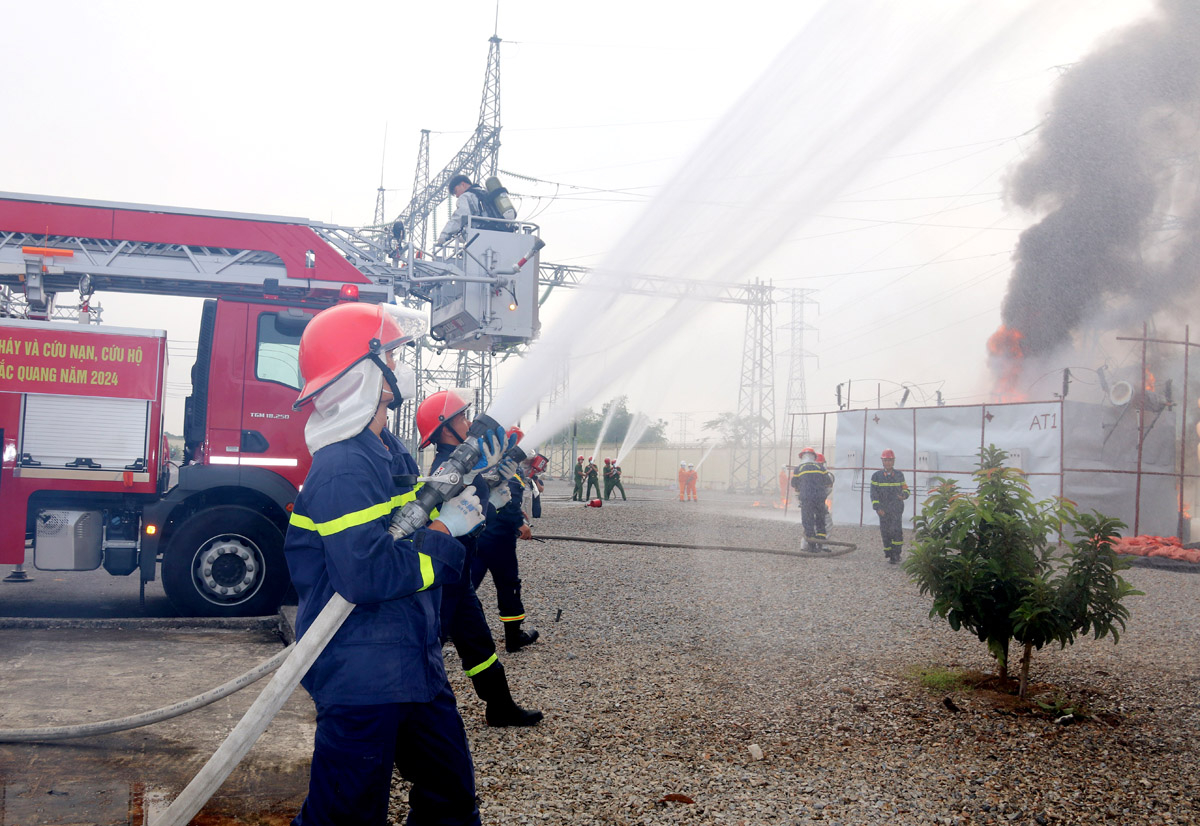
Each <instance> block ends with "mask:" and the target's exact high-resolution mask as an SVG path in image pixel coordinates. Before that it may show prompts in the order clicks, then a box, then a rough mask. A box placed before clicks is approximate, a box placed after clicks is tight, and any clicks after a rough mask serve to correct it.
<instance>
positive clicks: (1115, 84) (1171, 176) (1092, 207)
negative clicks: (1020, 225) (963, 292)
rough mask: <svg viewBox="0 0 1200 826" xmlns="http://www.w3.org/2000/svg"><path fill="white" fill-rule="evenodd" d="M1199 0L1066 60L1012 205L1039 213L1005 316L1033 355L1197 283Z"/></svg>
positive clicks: (1172, 4)
mask: <svg viewBox="0 0 1200 826" xmlns="http://www.w3.org/2000/svg"><path fill="white" fill-rule="evenodd" d="M1198 149H1200V2H1197V0H1160V2H1159V4H1158V9H1157V12H1156V14H1155V15H1154V17H1153V18H1151V19H1148V20H1146V21H1143V22H1140V23H1137V24H1135V25H1133V26H1131V27H1129V28H1127V29H1125V30H1122V31H1121V32H1120V33H1118V35H1117V36H1116V37H1115V39H1113V40H1110V41H1108V42H1107V43H1106V44H1105V45H1103V46H1102V47H1101V48H1099V49H1098V50H1097V51H1095V52H1093V53H1092V54H1090V55H1088V56H1087V57H1086V58H1084V59H1083V60H1082V61H1081V62H1079V63H1078V64H1076V65H1074V66H1072V67H1071V68H1070V69H1069V70H1067V72H1066V73H1065V74H1064V76H1063V77H1062V80H1061V82H1060V85H1059V87H1058V89H1057V91H1056V93H1055V95H1054V98H1053V101H1052V107H1051V112H1050V114H1049V116H1048V117H1047V119H1046V121H1045V122H1044V123H1043V124H1042V127H1041V129H1040V132H1039V138H1038V143H1037V145H1036V146H1035V147H1034V149H1033V151H1032V153H1031V155H1030V157H1029V158H1028V159H1027V160H1025V161H1024V162H1022V163H1021V165H1020V166H1019V167H1017V169H1016V170H1015V171H1014V173H1013V175H1012V178H1011V180H1010V181H1009V186H1008V193H1007V194H1008V197H1009V199H1010V200H1011V201H1012V202H1013V203H1015V204H1017V205H1019V206H1021V207H1024V208H1025V209H1027V210H1030V211H1032V212H1036V213H1044V214H1045V218H1044V219H1042V221H1041V222H1040V223H1038V224H1036V225H1035V226H1032V227H1030V228H1029V229H1027V230H1026V231H1025V232H1024V233H1022V234H1021V238H1020V241H1019V242H1018V244H1017V250H1016V252H1015V254H1014V256H1013V259H1014V263H1015V267H1014V271H1013V276H1012V280H1011V282H1010V283H1009V288H1008V294H1007V295H1006V296H1005V299H1004V304H1003V308H1002V313H1003V323H1004V325H1005V326H1006V327H1008V328H1010V329H1016V330H1019V331H1020V332H1021V334H1022V336H1023V338H1022V340H1021V348H1022V351H1023V353H1024V355H1025V356H1026V357H1030V356H1047V355H1050V354H1051V353H1052V352H1054V351H1055V350H1057V349H1058V348H1060V347H1062V346H1064V345H1067V344H1070V343H1071V341H1072V338H1073V335H1074V333H1075V332H1076V331H1078V330H1080V328H1081V326H1082V325H1088V326H1091V325H1099V324H1104V325H1106V326H1117V325H1119V324H1124V323H1128V322H1130V321H1138V322H1140V321H1141V320H1143V319H1145V318H1147V317H1148V316H1150V315H1152V314H1153V313H1155V312H1156V311H1158V310H1161V309H1164V308H1167V307H1170V306H1172V305H1174V304H1175V303H1176V302H1178V301H1179V300H1180V299H1181V298H1183V297H1185V296H1189V295H1190V294H1191V292H1192V291H1193V290H1194V289H1195V287H1196V285H1197V282H1198V281H1200V278H1198V276H1200V233H1198V232H1197V229H1198V223H1200V214H1198V212H1197V199H1196V193H1197V185H1196V184H1197V170H1196V161H1197V151H1198Z"/></svg>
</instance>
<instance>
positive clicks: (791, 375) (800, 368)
mask: <svg viewBox="0 0 1200 826" xmlns="http://www.w3.org/2000/svg"><path fill="white" fill-rule="evenodd" d="M816 292H817V291H816V290H780V292H779V295H780V296H781V297H783V298H786V300H787V303H788V304H790V305H791V318H792V320H791V322H789V323H788V324H784V325H783V326H782V327H780V328H779V329H781V330H786V331H787V332H788V333H789V342H790V346H789V347H788V383H787V399H786V400H785V402H784V408H783V412H784V415H785V416H787V417H788V418H789V419H793V421H794V424H795V428H796V430H795V434H796V438H797V439H799V440H800V442H801V443H803V444H807V443H808V442H809V441H810V440H809V432H808V416H806V415H804V414H806V413H808V390H807V388H806V386H805V383H804V360H805V359H809V358H814V357H815V355H814V354H813V353H810V352H809V351H808V350H807V349H806V348H805V346H804V334H805V333H807V332H811V331H812V329H813V328H812V327H810V326H809V325H808V324H807V323H805V321H804V305H805V304H815V303H816V302H815V301H814V300H813V296H814V295H815V294H816ZM788 424H789V425H791V424H792V422H789V423H788ZM789 461H791V460H790V458H789Z"/></svg>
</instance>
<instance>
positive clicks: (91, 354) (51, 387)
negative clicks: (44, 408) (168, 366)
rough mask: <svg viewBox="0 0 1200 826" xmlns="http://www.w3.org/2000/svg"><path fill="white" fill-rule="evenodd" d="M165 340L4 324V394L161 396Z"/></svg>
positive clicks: (0, 376) (0, 355)
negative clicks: (160, 387)
mask: <svg viewBox="0 0 1200 826" xmlns="http://www.w3.org/2000/svg"><path fill="white" fill-rule="evenodd" d="M164 341H165V339H164V338H160V337H157V336H153V335H129V334H123V333H110V332H105V331H101V330H98V329H95V328H92V329H88V328H83V329H78V330H72V329H70V328H65V327H63V326H62V325H57V324H44V323H37V322H33V323H31V322H22V321H6V322H0V393H50V394H54V395H66V396H106V397H108V398H115V399H147V400H150V401H154V400H156V399H157V398H158V386H159V373H160V372H161V370H162V358H163V356H162V351H163V342H164Z"/></svg>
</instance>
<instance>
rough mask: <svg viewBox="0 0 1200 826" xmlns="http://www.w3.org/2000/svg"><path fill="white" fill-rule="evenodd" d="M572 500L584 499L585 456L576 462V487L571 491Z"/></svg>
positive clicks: (579, 500)
mask: <svg viewBox="0 0 1200 826" xmlns="http://www.w3.org/2000/svg"><path fill="white" fill-rule="evenodd" d="M571 501H572V502H582V501H583V457H582V456H580V457H579V460H578V461H577V462H575V489H574V490H573V491H571Z"/></svg>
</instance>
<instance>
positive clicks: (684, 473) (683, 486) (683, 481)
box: [675, 462, 688, 502]
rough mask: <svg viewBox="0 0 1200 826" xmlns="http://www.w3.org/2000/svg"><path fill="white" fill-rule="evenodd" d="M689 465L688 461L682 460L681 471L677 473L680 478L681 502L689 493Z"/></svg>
mask: <svg viewBox="0 0 1200 826" xmlns="http://www.w3.org/2000/svg"><path fill="white" fill-rule="evenodd" d="M687 467H688V465H687V462H680V463H679V473H677V474H675V475H676V476H677V477H678V479H679V501H680V502H682V501H683V500H684V496H685V495H686V494H687V480H688V469H687Z"/></svg>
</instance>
